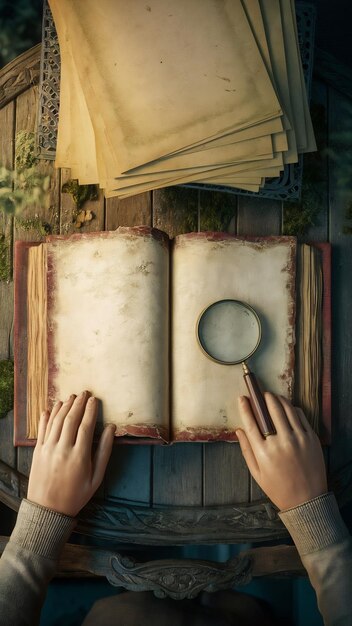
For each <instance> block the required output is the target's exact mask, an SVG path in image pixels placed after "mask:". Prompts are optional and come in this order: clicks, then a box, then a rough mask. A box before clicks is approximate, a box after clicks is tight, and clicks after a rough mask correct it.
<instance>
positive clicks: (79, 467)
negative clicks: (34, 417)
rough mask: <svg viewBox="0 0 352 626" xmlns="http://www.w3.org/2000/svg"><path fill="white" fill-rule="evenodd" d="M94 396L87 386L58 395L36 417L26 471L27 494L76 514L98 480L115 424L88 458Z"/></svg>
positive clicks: (105, 431) (109, 447) (40, 501)
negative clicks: (50, 406)
mask: <svg viewBox="0 0 352 626" xmlns="http://www.w3.org/2000/svg"><path fill="white" fill-rule="evenodd" d="M97 408H98V405H97V399H96V398H93V397H89V392H88V391H83V392H82V393H81V394H80V395H79V396H77V397H76V396H75V395H71V396H70V398H69V399H68V400H66V402H61V401H60V400H59V401H58V402H56V404H55V405H54V407H53V409H52V411H51V413H50V415H49V411H44V412H43V413H42V415H41V417H40V422H39V430H38V439H37V445H36V447H35V450H34V454H33V462H32V468H31V472H30V476H29V485H28V494H27V497H28V500H30V501H31V502H34V503H36V504H41V505H42V506H45V507H47V508H49V509H52V510H54V511H57V512H58V513H64V514H65V515H70V516H72V517H75V516H76V515H77V514H78V513H79V511H80V510H81V509H82V507H84V506H85V504H87V502H88V501H89V500H90V499H91V497H92V496H93V494H94V493H95V491H96V490H97V489H98V487H99V485H100V483H101V482H102V480H103V477H104V473H105V470H106V466H107V464H108V460H109V458H110V455H111V451H112V445H113V441H114V433H115V426H113V425H112V424H109V425H108V426H107V427H106V428H105V430H104V432H103V434H102V435H101V437H100V440H99V444H98V448H97V450H96V453H95V455H94V458H93V459H92V443H93V435H94V427H95V423H96V419H97Z"/></svg>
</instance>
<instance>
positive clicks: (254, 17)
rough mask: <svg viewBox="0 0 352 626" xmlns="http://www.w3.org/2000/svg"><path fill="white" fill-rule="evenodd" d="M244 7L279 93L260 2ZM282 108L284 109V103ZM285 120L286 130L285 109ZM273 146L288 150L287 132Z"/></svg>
mask: <svg viewBox="0 0 352 626" xmlns="http://www.w3.org/2000/svg"><path fill="white" fill-rule="evenodd" d="M242 5H243V7H244V10H245V12H246V16H247V19H248V22H249V24H250V27H251V30H252V33H253V36H254V38H255V41H256V43H257V46H258V49H259V50H260V54H261V56H262V59H263V61H264V63H265V67H266V69H267V72H268V74H269V77H270V80H271V82H272V85H273V87H274V89H275V91H276V93H277V89H276V85H275V78H274V74H273V68H272V65H271V59H270V52H269V47H268V42H267V38H266V34H265V28H264V23H263V18H262V14H261V10H260V4H259V0H242ZM281 107H282V108H283V105H282V102H281ZM283 120H284V124H285V125H284V128H285V129H288V128H290V122H289V120H288V118H287V116H286V113H285V110H284V108H283ZM273 145H274V150H275V152H283V151H286V150H288V140H287V136H286V132H285V131H283V132H281V133H277V134H276V135H274V137H273Z"/></svg>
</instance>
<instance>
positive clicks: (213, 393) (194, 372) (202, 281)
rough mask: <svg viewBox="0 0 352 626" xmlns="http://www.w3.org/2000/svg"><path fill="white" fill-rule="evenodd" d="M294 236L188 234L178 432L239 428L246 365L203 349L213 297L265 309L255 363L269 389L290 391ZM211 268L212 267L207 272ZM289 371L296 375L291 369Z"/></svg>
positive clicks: (182, 271) (176, 390) (176, 306)
mask: <svg viewBox="0 0 352 626" xmlns="http://www.w3.org/2000/svg"><path fill="white" fill-rule="evenodd" d="M295 246H296V244H295V240H294V238H290V239H289V240H286V241H282V243H279V244H278V243H277V242H276V243H274V242H273V241H272V242H270V241H268V240H267V241H262V242H261V243H253V242H249V241H244V240H236V239H228V240H225V241H219V240H216V238H214V239H212V238H210V239H209V240H207V238H206V237H204V236H202V234H201V233H200V234H199V235H198V236H197V235H195V234H192V235H191V236H187V235H181V236H179V237H177V238H176V240H175V246H174V250H173V283H172V298H173V319H172V345H173V352H172V377H173V394H172V421H173V429H174V431H176V433H177V431H181V432H182V431H188V430H189V429H192V428H194V429H205V430H206V429H216V428H224V427H226V428H229V429H231V430H232V429H234V428H235V427H236V426H240V425H241V420H240V416H239V412H238V408H237V397H238V395H240V394H246V386H245V383H244V381H243V377H242V368H241V365H237V366H235V365H234V366H224V365H219V364H217V363H215V362H213V361H211V360H210V359H208V358H207V357H206V356H205V355H204V353H203V352H202V350H201V349H200V347H199V345H198V342H197V337H196V324H197V320H198V317H199V315H200V314H201V312H202V311H203V310H204V309H205V308H206V307H207V306H209V305H210V304H211V303H212V302H215V301H217V300H221V299H225V298H233V299H237V300H242V301H243V302H246V303H248V304H250V305H251V306H252V307H253V308H254V309H255V310H256V311H257V313H258V315H259V317H260V319H261V323H262V332H263V336H262V342H261V344H260V347H259V349H258V351H257V352H256V354H255V355H253V357H252V358H251V359H250V362H249V364H250V365H251V366H252V367H253V370H254V371H255V373H256V374H257V376H258V378H259V380H260V382H261V383H262V385H263V388H264V389H271V390H272V391H274V392H275V393H279V394H283V395H285V396H288V397H290V396H291V393H292V385H293V374H292V370H293V365H292V359H293V354H294V352H293V351H294V319H293V313H294V307H295V305H294V277H293V266H292V259H293V258H294V257H293V255H294V254H295ZM205 268H206V271H205ZM288 372H289V374H288Z"/></svg>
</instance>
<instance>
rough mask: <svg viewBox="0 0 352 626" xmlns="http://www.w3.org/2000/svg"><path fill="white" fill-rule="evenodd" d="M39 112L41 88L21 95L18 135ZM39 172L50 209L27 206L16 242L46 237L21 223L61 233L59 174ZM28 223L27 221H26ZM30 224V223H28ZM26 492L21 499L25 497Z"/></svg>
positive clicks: (42, 166) (32, 125)
mask: <svg viewBox="0 0 352 626" xmlns="http://www.w3.org/2000/svg"><path fill="white" fill-rule="evenodd" d="M37 109H38V88H37V87H31V88H30V89H27V91H25V92H24V93H22V94H21V95H20V96H18V98H17V100H16V124H15V132H16V134H17V133H18V132H19V131H22V130H25V131H27V132H35V129H36V115H37ZM37 170H38V172H41V173H42V174H45V175H49V176H50V186H49V190H48V206H47V207H44V208H43V207H40V206H36V205H31V206H29V207H27V208H26V209H25V210H24V211H23V212H22V213H21V215H20V220H15V226H14V239H15V241H17V240H22V241H43V240H44V238H45V237H44V234H43V233H40V232H39V230H38V228H35V227H33V228H32V227H30V228H27V227H26V228H24V227H23V225H21V220H25V221H28V220H29V221H31V220H38V219H39V220H40V221H41V222H42V223H43V224H46V223H47V224H49V225H51V226H52V229H53V232H58V228H59V172H58V170H55V169H54V164H53V163H52V162H51V161H46V160H43V161H40V162H39V163H38V165H37ZM27 224H28V222H27ZM29 224H30V222H29ZM32 455H33V449H32V448H28V447H26V448H23V447H20V448H18V450H17V457H18V458H17V469H18V470H19V472H21V473H22V474H24V475H25V476H28V475H29V472H30V467H31V463H32ZM25 489H26V487H25V486H24V487H23V490H24V491H23V492H21V494H20V495H21V496H25Z"/></svg>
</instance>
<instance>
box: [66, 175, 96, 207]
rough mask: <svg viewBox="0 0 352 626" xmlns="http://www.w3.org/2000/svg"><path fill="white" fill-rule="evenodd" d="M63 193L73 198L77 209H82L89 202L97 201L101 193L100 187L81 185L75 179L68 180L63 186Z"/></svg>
mask: <svg viewBox="0 0 352 626" xmlns="http://www.w3.org/2000/svg"><path fill="white" fill-rule="evenodd" d="M62 191H63V192H64V193H69V194H70V195H71V196H72V198H73V201H74V203H75V205H76V208H77V209H80V208H81V207H82V206H83V205H84V203H85V202H87V200H97V199H98V193H99V191H98V185H79V184H78V180H75V179H72V180H68V181H67V183H65V184H64V185H62Z"/></svg>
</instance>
